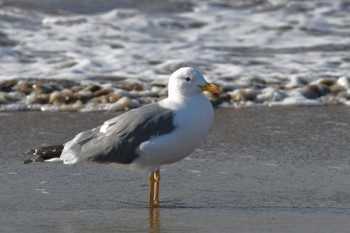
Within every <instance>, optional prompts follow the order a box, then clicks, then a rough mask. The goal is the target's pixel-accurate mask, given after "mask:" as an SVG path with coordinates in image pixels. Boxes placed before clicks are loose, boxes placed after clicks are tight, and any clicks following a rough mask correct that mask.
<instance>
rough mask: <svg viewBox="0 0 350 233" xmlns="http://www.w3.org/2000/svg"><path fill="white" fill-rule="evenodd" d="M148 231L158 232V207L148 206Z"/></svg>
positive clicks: (151, 232)
mask: <svg viewBox="0 0 350 233" xmlns="http://www.w3.org/2000/svg"><path fill="white" fill-rule="evenodd" d="M149 232H150V233H159V232H160V221H159V208H158V207H154V208H149Z"/></svg>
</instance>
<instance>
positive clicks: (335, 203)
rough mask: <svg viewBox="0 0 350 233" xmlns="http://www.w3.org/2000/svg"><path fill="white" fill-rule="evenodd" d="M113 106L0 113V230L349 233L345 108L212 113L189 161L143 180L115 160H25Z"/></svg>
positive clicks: (349, 124)
mask: <svg viewBox="0 0 350 233" xmlns="http://www.w3.org/2000/svg"><path fill="white" fill-rule="evenodd" d="M114 115H116V113H96V112H95V113H84V114H83V113H63V112H55V113H49V112H44V113H43V112H16V113H15V112H8V113H6V112H3V113H0V119H1V121H0V148H1V152H0V232H4V233H7V232H51V233H55V232H84V233H85V232H242V233H243V232H278V233H285V232H286V233H287V232H288V233H291V232H298V233H299V232H315V233H316V232H318V233H319V232H337V233H341V232H344V233H345V232H348V231H349V228H350V223H349V218H350V185H349V184H350V158H349V141H350V108H347V107H344V106H324V107H283V108H278V107H275V108H252V109H217V110H216V118H215V123H214V125H213V128H212V130H211V133H210V134H209V135H208V137H207V138H206V140H205V142H204V143H203V144H202V146H201V148H199V149H197V150H196V151H195V152H194V153H193V154H192V155H191V156H190V157H189V158H188V159H186V160H183V161H181V162H179V163H177V164H174V165H169V166H165V167H163V169H162V171H161V175H162V181H161V193H160V194H161V197H160V198H161V201H162V203H161V207H160V208H155V209H151V210H150V209H149V208H147V203H146V201H147V194H148V185H147V181H148V178H147V175H145V174H144V173H142V172H132V171H128V170H124V169H116V168H115V167H113V166H111V165H97V164H80V165H75V166H63V165H60V164H42V163H38V164H27V165H24V164H22V160H23V159H24V155H23V152H24V151H25V150H27V149H29V148H32V147H33V146H44V145H50V144H55V143H62V142H65V141H67V140H68V139H71V138H72V137H73V136H74V135H75V134H76V133H77V132H79V131H81V130H85V129H88V128H91V127H94V126H97V125H98V124H100V123H102V122H103V121H104V120H106V119H108V118H110V117H113V116H114Z"/></svg>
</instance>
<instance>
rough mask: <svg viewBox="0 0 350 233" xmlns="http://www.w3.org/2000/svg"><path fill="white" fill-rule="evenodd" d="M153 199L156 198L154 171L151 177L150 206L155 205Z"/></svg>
mask: <svg viewBox="0 0 350 233" xmlns="http://www.w3.org/2000/svg"><path fill="white" fill-rule="evenodd" d="M153 199H154V173H153V172H152V173H151V175H150V177H149V199H148V204H149V207H153V206H154V201H153Z"/></svg>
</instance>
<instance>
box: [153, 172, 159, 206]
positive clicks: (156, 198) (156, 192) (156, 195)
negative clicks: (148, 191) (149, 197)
mask: <svg viewBox="0 0 350 233" xmlns="http://www.w3.org/2000/svg"><path fill="white" fill-rule="evenodd" d="M154 181H155V183H154V198H153V203H154V205H159V182H160V172H159V169H157V170H156V172H155V173H154Z"/></svg>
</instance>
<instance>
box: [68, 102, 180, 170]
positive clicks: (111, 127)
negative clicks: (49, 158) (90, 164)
mask: <svg viewBox="0 0 350 233" xmlns="http://www.w3.org/2000/svg"><path fill="white" fill-rule="evenodd" d="M173 117H174V112H173V111H172V110H170V109H166V108H162V107H161V106H160V105H159V104H157V103H156V104H150V105H147V106H144V107H141V108H138V109H134V110H131V111H129V112H126V113H124V114H122V115H119V116H117V117H115V118H112V119H110V120H108V121H106V122H105V123H104V124H103V125H101V126H99V127H97V128H94V129H92V130H88V131H84V132H82V133H80V134H78V135H77V136H76V137H75V138H74V139H73V140H71V141H69V142H67V143H66V144H65V146H64V150H63V152H62V155H61V159H62V160H63V161H64V163H66V164H73V163H76V162H79V161H82V160H88V161H95V162H107V163H108V162H114V163H122V164H129V163H131V162H132V161H133V160H134V159H136V158H137V157H138V156H139V155H138V154H137V153H136V149H137V147H138V146H139V145H140V144H141V143H142V142H144V141H147V140H148V139H150V138H151V137H154V136H158V135H164V134H168V133H170V132H171V131H173V130H174V129H175V126H174V124H173Z"/></svg>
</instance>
